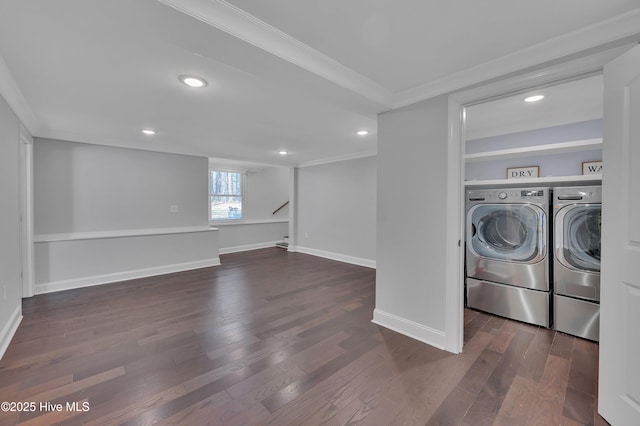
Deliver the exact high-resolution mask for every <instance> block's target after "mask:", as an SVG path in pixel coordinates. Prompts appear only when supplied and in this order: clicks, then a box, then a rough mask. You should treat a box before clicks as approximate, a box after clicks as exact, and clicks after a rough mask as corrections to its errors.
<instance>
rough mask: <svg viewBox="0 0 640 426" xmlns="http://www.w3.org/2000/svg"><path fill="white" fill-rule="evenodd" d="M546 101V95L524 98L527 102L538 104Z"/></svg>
mask: <svg viewBox="0 0 640 426" xmlns="http://www.w3.org/2000/svg"><path fill="white" fill-rule="evenodd" d="M543 99H544V95H532V96H527V97H526V98H524V101H525V102H538V101H541V100H543Z"/></svg>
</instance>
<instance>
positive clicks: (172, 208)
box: [169, 204, 180, 213]
mask: <svg viewBox="0 0 640 426" xmlns="http://www.w3.org/2000/svg"><path fill="white" fill-rule="evenodd" d="M179 211H180V206H178V205H177V204H171V205H170V206H169V212H171V213H178V212H179Z"/></svg>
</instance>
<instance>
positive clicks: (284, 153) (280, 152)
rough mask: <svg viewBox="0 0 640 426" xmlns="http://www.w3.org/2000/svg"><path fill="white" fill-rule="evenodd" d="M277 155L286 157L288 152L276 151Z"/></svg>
mask: <svg viewBox="0 0 640 426" xmlns="http://www.w3.org/2000/svg"><path fill="white" fill-rule="evenodd" d="M278 154H280V155H287V154H288V152H287V151H278Z"/></svg>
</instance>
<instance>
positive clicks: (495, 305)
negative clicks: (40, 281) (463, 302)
mask: <svg viewBox="0 0 640 426" xmlns="http://www.w3.org/2000/svg"><path fill="white" fill-rule="evenodd" d="M466 195H467V197H466V212H467V213H466V269H467V273H466V275H467V280H466V283H467V289H466V292H467V304H468V306H469V307H472V308H477V309H480V310H483V311H487V312H491V313H494V314H497V315H501V316H504V317H508V318H513V319H516V320H519V321H524V322H528V323H532V324H538V325H542V326H544V327H549V326H550V306H551V305H550V298H551V295H550V287H549V256H548V239H549V228H548V224H547V217H548V210H549V189H548V188H508V189H507V188H504V189H477V190H476V189H474V190H468V191H467V193H466Z"/></svg>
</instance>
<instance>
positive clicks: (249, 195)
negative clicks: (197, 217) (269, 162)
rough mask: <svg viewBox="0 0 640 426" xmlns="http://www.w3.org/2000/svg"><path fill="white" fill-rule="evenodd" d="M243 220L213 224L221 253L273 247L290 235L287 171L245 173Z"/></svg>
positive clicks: (282, 169) (266, 170) (278, 168)
mask: <svg viewBox="0 0 640 426" xmlns="http://www.w3.org/2000/svg"><path fill="white" fill-rule="evenodd" d="M244 176H245V192H244V202H243V206H242V209H243V216H244V218H243V220H242V221H238V222H234V223H230V222H227V223H215V222H211V225H212V226H215V227H216V228H218V229H220V254H226V253H235V252H239V251H246V250H254V249H259V248H265V247H273V246H275V245H276V243H279V242H283V241H284V237H285V236H287V235H288V234H289V206H288V205H287V206H285V207H283V208H282V209H281V210H279V211H278V212H277V213H276V214H273V212H274V211H275V210H276V209H277V208H278V207H280V206H281V205H282V204H283V203H284V202H286V201H288V200H289V169H288V168H286V167H267V168H265V169H262V170H260V171H249V172H246V174H245V175H244Z"/></svg>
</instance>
